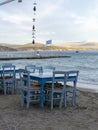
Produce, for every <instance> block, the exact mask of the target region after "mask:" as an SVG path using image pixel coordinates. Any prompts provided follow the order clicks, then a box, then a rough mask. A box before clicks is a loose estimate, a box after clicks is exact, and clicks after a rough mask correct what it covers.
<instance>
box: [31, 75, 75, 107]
mask: <svg viewBox="0 0 98 130" xmlns="http://www.w3.org/2000/svg"><path fill="white" fill-rule="evenodd" d="M30 78H31V79H32V80H35V81H38V82H39V83H40V108H43V107H44V86H45V83H46V82H48V81H52V79H53V73H49V72H47V73H46V72H45V73H33V74H30ZM62 78H64V77H62V75H59V76H58V77H57V79H62ZM68 81H75V76H70V77H69V78H68Z"/></svg>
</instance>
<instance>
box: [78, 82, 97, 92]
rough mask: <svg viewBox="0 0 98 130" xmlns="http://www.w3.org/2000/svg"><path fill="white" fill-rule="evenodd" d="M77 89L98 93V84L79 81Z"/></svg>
mask: <svg viewBox="0 0 98 130" xmlns="http://www.w3.org/2000/svg"><path fill="white" fill-rule="evenodd" d="M77 89H78V90H81V91H85V92H93V93H98V85H94V84H86V83H79V82H78V83H77Z"/></svg>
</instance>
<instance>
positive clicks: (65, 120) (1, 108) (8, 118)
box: [0, 90, 98, 130]
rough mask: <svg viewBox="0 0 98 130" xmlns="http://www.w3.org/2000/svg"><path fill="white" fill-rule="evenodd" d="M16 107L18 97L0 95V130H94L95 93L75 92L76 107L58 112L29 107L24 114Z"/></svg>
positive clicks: (97, 124) (97, 117)
mask: <svg viewBox="0 0 98 130" xmlns="http://www.w3.org/2000/svg"><path fill="white" fill-rule="evenodd" d="M20 103H21V100H20V94H17V95H7V96H4V95H2V94H0V130H98V93H91V92H87V91H86V92H84V91H80V90H78V91H77V103H76V106H74V107H72V106H71V104H70V102H68V107H67V108H66V109H65V108H62V110H59V108H58V107H55V108H54V109H53V110H52V111H51V110H50V107H49V104H47V105H46V106H45V107H44V108H43V109H42V110H41V109H40V108H39V104H35V105H34V104H31V105H30V108H29V110H28V111H27V110H26V108H25V107H24V108H23V109H21V106H20Z"/></svg>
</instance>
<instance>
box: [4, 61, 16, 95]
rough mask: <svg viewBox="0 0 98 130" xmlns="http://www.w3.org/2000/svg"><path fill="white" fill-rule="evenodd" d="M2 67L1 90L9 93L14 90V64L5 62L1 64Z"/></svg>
mask: <svg viewBox="0 0 98 130" xmlns="http://www.w3.org/2000/svg"><path fill="white" fill-rule="evenodd" d="M2 69H3V74H2V77H3V91H4V95H6V94H7V93H9V92H10V91H11V93H12V94H13V93H14V92H15V89H16V88H15V87H16V86H15V84H16V77H15V65H12V64H10V63H6V64H3V65H2Z"/></svg>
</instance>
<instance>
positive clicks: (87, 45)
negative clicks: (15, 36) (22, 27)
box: [0, 41, 98, 51]
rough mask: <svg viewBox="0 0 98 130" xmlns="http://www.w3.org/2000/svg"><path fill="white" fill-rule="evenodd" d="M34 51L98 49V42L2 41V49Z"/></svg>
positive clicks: (0, 49)
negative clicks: (20, 43) (45, 42)
mask: <svg viewBox="0 0 98 130" xmlns="http://www.w3.org/2000/svg"><path fill="white" fill-rule="evenodd" d="M24 50H26V51H33V50H98V42H89V41H82V42H64V43H53V44H50V45H46V44H42V43H36V44H32V43H27V44H23V45H12V44H6V43H0V51H24Z"/></svg>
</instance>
